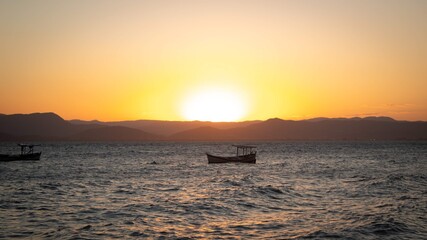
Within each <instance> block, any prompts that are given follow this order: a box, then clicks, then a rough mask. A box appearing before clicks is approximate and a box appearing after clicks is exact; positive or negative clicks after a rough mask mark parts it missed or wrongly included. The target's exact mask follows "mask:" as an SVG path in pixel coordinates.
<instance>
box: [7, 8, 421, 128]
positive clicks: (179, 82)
mask: <svg viewBox="0 0 427 240" xmlns="http://www.w3.org/2000/svg"><path fill="white" fill-rule="evenodd" d="M426 12H427V1H423V0H419V1H417V0H406V1H398V0H377V1H368V0H361V1H341V0H340V1H338V0H337V1H333V0H328V1H320V0H319V1H304V0H301V1H268V0H266V1H251V0H241V1H233V0H229V1H219V0H218V1H197V0H194V1H172V0H171V1H164V0H160V1H42V2H38V1H2V2H0V32H1V36H0V52H1V54H0V64H1V67H0V100H1V101H0V113H6V114H11V113H30V112H56V113H58V114H59V115H61V116H62V117H64V118H65V119H76V118H78V119H86V120H90V119H99V120H126V119H161V120H188V119H189V117H188V115H191V114H186V111H187V110H188V109H186V108H189V106H195V105H194V104H191V103H186V101H191V100H188V99H197V98H195V97H192V96H197V95H203V94H204V92H203V91H205V90H206V89H217V90H218V91H220V92H221V91H224V92H226V93H227V94H228V93H231V94H233V95H235V98H231V100H227V99H223V100H224V101H220V102H222V104H227V102H229V103H230V104H227V105H229V107H230V108H231V109H232V107H238V108H240V107H239V106H240V105H233V104H232V103H231V102H233V101H234V100H233V99H235V100H236V101H239V102H242V104H241V105H242V106H241V108H242V109H243V110H241V112H239V114H240V115H239V116H238V117H237V118H235V119H234V120H249V119H267V118H271V117H280V118H284V119H303V118H312V117H321V116H322V117H352V116H367V115H387V116H391V117H394V118H396V119H405V120H427V94H426V91H427V45H426V43H427V14H426ZM202 89H205V90H202ZM201 91H202V92H201ZM213 95H214V97H213V98H215V96H218V97H217V98H222V97H221V96H224V95H221V94H219V95H215V94H214V93H213ZM192 101H202V102H201V104H199V105H201V106H204V105H203V104H204V102H203V100H192ZM219 107H222V106H219ZM208 108H212V109H213V108H215V106H208ZM191 111H193V114H196V113H198V112H200V111H202V110H200V109H192V110H191ZM230 111H231V110H230ZM218 114H219V115H220V114H221V113H218ZM226 114H230V113H224V115H226ZM221 119H226V120H227V119H228V118H226V117H225V118H221ZM221 119H220V120H221ZM230 119H231V118H230Z"/></svg>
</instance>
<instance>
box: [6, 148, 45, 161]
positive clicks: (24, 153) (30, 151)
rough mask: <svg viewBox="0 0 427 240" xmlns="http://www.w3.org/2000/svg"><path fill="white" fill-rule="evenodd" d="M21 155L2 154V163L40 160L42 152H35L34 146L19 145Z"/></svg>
mask: <svg viewBox="0 0 427 240" xmlns="http://www.w3.org/2000/svg"><path fill="white" fill-rule="evenodd" d="M18 146H20V147H21V154H0V162H10V161H28V160H40V156H41V155H42V153H41V152H34V147H35V146H40V145H34V144H18Z"/></svg>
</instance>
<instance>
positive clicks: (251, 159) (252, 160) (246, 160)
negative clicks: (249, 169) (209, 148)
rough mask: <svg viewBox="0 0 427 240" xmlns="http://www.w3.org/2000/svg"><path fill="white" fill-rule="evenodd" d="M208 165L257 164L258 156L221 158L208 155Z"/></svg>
mask: <svg viewBox="0 0 427 240" xmlns="http://www.w3.org/2000/svg"><path fill="white" fill-rule="evenodd" d="M206 155H207V157H208V163H256V158H255V157H256V154H248V155H243V156H235V157H221V156H215V155H211V154H209V153H206Z"/></svg>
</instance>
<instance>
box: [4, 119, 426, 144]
mask: <svg viewBox="0 0 427 240" xmlns="http://www.w3.org/2000/svg"><path fill="white" fill-rule="evenodd" d="M282 140H427V122H423V121H415V122H411V121H397V120H394V119H392V118H389V117H365V118H358V117H356V118H313V119H307V120H299V121H292V120H283V119H279V118H272V119H268V120H265V121H245V122H203V121H158V120H136V121H116V122H102V121H82V120H70V121H67V120H64V119H63V118H61V117H60V116H58V115H57V114H55V113H32V114H11V115H6V114H0V141H282Z"/></svg>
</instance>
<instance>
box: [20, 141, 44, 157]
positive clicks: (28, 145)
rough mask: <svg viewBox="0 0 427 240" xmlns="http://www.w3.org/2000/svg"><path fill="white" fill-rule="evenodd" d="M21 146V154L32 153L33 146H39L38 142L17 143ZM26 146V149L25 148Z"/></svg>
mask: <svg viewBox="0 0 427 240" xmlns="http://www.w3.org/2000/svg"><path fill="white" fill-rule="evenodd" d="M18 146H20V147H21V155H23V154H32V153H34V147H36V146H40V144H22V143H20V144H18ZM27 148H28V150H27Z"/></svg>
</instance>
